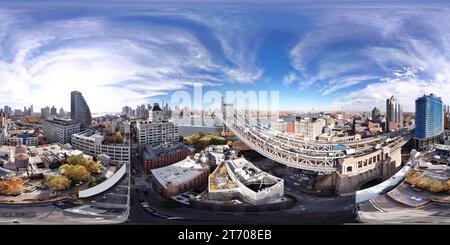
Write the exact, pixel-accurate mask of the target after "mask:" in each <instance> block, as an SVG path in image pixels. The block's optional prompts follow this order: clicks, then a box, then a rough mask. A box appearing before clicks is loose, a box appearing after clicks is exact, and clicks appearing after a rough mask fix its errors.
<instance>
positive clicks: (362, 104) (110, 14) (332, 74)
mask: <svg viewBox="0 0 450 245" xmlns="http://www.w3.org/2000/svg"><path fill="white" fill-rule="evenodd" d="M32 2H34V3H33V4H32V3H30V1H11V2H10V3H7V2H5V1H3V2H2V3H1V4H0V85H1V89H0V105H4V104H9V105H12V106H15V107H23V106H24V105H29V104H34V105H35V107H37V108H39V107H43V106H46V105H50V106H51V105H55V106H57V107H65V108H66V109H68V107H69V100H68V98H69V93H70V91H72V90H79V91H81V92H82V93H83V94H84V96H85V97H86V99H87V101H88V103H89V104H90V106H91V109H92V110H93V111H97V112H99V111H119V110H120V108H121V107H122V106H123V105H131V106H135V105H138V104H142V103H151V102H155V101H159V100H161V99H164V100H165V101H168V100H169V98H170V95H171V93H172V92H173V91H175V90H187V91H191V86H192V85H193V84H194V83H201V84H203V85H204V87H203V90H204V91H207V90H218V91H222V92H223V91H226V90H244V91H247V90H256V91H260V90H268V91H272V90H278V91H280V107H281V108H282V109H298V110H310V109H312V108H314V110H336V109H341V106H343V107H344V109H345V110H371V109H372V108H373V107H374V106H378V107H379V108H381V109H382V110H384V103H385V99H386V98H388V97H390V96H391V95H395V96H396V97H398V98H399V100H400V101H401V103H402V104H403V105H404V108H405V110H406V111H412V110H413V108H414V100H415V98H417V97H419V96H420V95H422V94H424V93H436V94H437V95H439V96H441V97H442V98H443V100H444V102H445V103H449V102H450V96H449V95H448V94H449V92H450V86H449V85H448V84H450V83H449V81H450V63H449V62H450V9H449V7H450V6H449V5H448V4H445V3H444V2H435V3H433V4H429V3H428V4H421V3H419V2H414V3H410V2H409V3H406V2H407V1H397V2H395V3H392V2H391V3H389V4H387V3H384V4H380V3H363V4H362V3H358V4H357V3H351V2H352V1H349V2H350V3H347V4H340V5H334V4H332V3H326V2H322V3H320V4H305V3H303V4H293V3H285V4H239V3H227V4H223V3H215V4H207V3H196V4H188V3H177V4H160V3H154V2H149V1H134V2H133V3H124V2H121V1H109V3H105V2H104V1H103V2H102V1H98V2H99V3H88V2H87V1H82V2H79V3H77V4H73V3H72V4H60V3H56V2H52V1H45V2H43V1H32ZM36 2H39V3H36Z"/></svg>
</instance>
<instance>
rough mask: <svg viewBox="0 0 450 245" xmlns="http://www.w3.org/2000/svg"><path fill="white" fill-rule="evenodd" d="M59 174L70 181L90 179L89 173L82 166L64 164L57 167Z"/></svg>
mask: <svg viewBox="0 0 450 245" xmlns="http://www.w3.org/2000/svg"><path fill="white" fill-rule="evenodd" d="M59 170H60V171H61V173H62V174H63V175H64V176H66V177H67V178H69V179H70V180H72V181H75V182H79V181H82V180H87V179H89V178H90V177H91V175H90V174H89V171H88V170H87V169H86V167H85V166H82V165H70V164H64V165H62V166H61V167H59Z"/></svg>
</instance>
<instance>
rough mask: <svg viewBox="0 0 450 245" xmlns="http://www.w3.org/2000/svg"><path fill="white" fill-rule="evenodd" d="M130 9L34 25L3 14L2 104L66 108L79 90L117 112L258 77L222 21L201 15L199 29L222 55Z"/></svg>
mask: <svg viewBox="0 0 450 245" xmlns="http://www.w3.org/2000/svg"><path fill="white" fill-rule="evenodd" d="M125 7H126V5H125ZM53 11H56V12H57V11H58V9H56V10H53ZM162 11H163V10H162ZM183 11H186V10H183ZM130 12H131V13H130ZM130 12H126V11H125V13H126V15H127V16H122V15H121V14H120V13H119V14H117V13H114V14H92V15H87V16H86V15H82V16H78V15H76V16H72V17H68V16H63V17H62V18H61V17H60V16H59V17H58V18H52V17H51V16H45V18H42V17H40V18H42V19H40V20H38V19H37V17H36V16H37V14H36V13H34V12H33V11H32V10H31V11H28V12H23V13H17V12H16V11H11V10H10V9H0V23H1V24H0V44H1V45H0V51H2V55H1V57H0V82H1V85H2V89H1V91H0V97H1V98H2V101H1V102H2V104H9V105H13V106H23V105H29V104H35V106H38V107H39V106H46V105H55V106H58V107H60V106H61V107H62V106H63V107H65V108H68V105H69V99H68V98H69V96H68V95H69V94H70V91H71V90H80V91H82V92H83V94H84V95H85V97H86V99H87V101H88V102H89V104H90V105H91V107H92V109H93V110H94V111H117V110H119V109H120V106H123V105H125V104H131V105H136V104H141V103H143V102H145V101H146V100H148V98H149V97H151V96H156V95H161V94H167V93H169V92H171V91H173V90H177V89H185V88H187V87H188V86H191V85H192V84H193V83H202V84H204V85H211V86H215V85H218V84H223V83H253V82H255V81H257V80H258V79H259V78H260V77H261V74H262V70H261V69H260V68H257V67H256V66H255V57H254V56H255V52H256V51H254V47H252V46H246V45H247V44H248V43H244V44H243V46H238V47H235V45H240V44H239V43H238V42H233V39H232V38H231V37H232V34H231V33H233V32H234V30H227V28H232V26H227V25H225V24H220V25H219V24H217V23H221V20H220V17H219V16H217V17H214V18H215V20H214V23H216V24H214V25H215V26H208V25H209V24H208V23H210V22H208V21H207V18H205V17H202V16H200V17H199V18H198V21H199V23H198V25H204V26H207V28H205V29H206V31H207V32H210V33H212V34H211V35H215V36H216V38H218V39H220V43H221V45H222V47H223V52H222V53H220V52H219V53H218V52H217V51H216V50H212V49H211V48H210V47H208V43H205V42H204V40H202V39H200V38H199V36H198V35H196V34H195V30H192V29H190V28H185V27H179V26H177V25H175V24H170V22H169V23H165V22H164V21H159V19H156V20H155V19H152V20H146V21H145V22H144V23H142V22H141V21H140V20H139V19H138V20H135V19H134V18H135V17H136V16H137V17H139V18H143V17H145V16H144V15H139V13H135V14H133V10H130ZM180 12H182V11H181V10H180ZM47 14H48V15H51V14H54V13H52V12H50V13H47ZM167 14H168V15H170V13H167ZM193 15H195V13H192V14H190V16H193ZM24 17H25V18H24ZM126 17H127V18H128V19H126V20H125V21H123V20H122V21H120V20H118V19H120V18H126ZM172 18H178V19H180V18H181V20H180V21H183V18H186V16H184V17H183V16H182V15H180V16H177V15H175V13H174V14H173V15H172ZM2 20H5V21H2ZM200 21H205V23H206V24H205V23H202V22H200ZM223 23H225V22H223ZM227 23H228V22H227ZM242 41H245V37H242ZM221 55H222V56H223V57H225V58H224V59H225V61H224V59H223V58H220V56H221ZM247 57H248V58H247ZM226 60H228V61H226Z"/></svg>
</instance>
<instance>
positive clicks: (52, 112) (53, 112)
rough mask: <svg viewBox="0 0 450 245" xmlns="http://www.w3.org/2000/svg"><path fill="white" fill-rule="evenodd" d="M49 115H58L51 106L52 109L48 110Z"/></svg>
mask: <svg viewBox="0 0 450 245" xmlns="http://www.w3.org/2000/svg"><path fill="white" fill-rule="evenodd" d="M50 115H52V116H56V115H58V113H57V111H56V107H54V106H52V109H50Z"/></svg>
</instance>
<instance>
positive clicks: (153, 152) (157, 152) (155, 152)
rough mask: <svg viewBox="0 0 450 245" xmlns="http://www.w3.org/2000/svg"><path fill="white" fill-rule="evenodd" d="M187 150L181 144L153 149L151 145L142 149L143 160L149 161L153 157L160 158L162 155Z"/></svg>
mask: <svg viewBox="0 0 450 245" xmlns="http://www.w3.org/2000/svg"><path fill="white" fill-rule="evenodd" d="M185 149H187V148H186V147H185V146H184V144H183V143H181V142H176V143H171V144H165V145H158V146H156V147H153V146H151V145H145V146H144V149H143V156H144V159H151V158H155V157H160V156H163V155H167V154H171V153H173V152H176V151H181V150H185Z"/></svg>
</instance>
